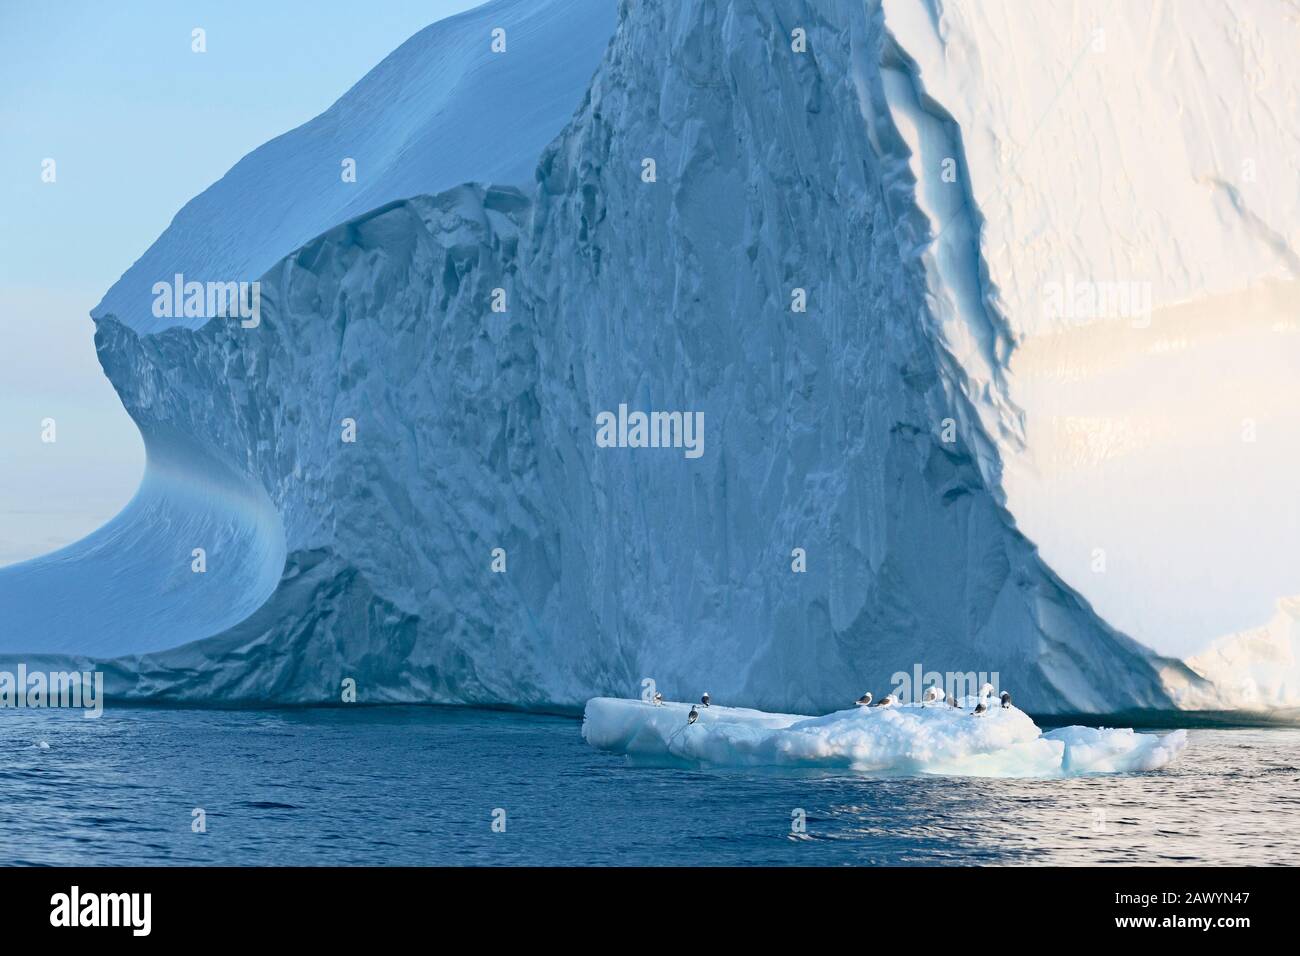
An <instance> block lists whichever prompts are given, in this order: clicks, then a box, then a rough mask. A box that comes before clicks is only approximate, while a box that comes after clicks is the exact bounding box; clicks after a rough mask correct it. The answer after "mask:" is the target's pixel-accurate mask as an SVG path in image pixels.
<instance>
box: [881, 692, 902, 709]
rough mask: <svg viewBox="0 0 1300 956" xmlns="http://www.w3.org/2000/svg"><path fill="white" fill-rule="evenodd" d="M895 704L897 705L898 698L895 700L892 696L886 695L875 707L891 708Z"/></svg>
mask: <svg viewBox="0 0 1300 956" xmlns="http://www.w3.org/2000/svg"><path fill="white" fill-rule="evenodd" d="M897 703H898V698H897V697H895V696H894V695H893V694H886V695H885V699H884V700H882V701H881V702H880V703H878V704H877V705H876V706H877V707H892V706H894V704H897Z"/></svg>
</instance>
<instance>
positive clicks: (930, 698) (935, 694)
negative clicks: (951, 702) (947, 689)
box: [925, 684, 943, 704]
mask: <svg viewBox="0 0 1300 956" xmlns="http://www.w3.org/2000/svg"><path fill="white" fill-rule="evenodd" d="M942 699H943V691H941V690H940V689H939V685H938V684H931V685H930V686H929V687H927V688H926V689H925V703H927V704H933V703H934V702H935V701H937V700H942Z"/></svg>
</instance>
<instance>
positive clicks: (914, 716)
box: [582, 697, 1187, 777]
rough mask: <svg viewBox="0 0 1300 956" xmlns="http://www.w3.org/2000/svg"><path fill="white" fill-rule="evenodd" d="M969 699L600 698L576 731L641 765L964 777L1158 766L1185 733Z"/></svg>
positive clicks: (1169, 756)
mask: <svg viewBox="0 0 1300 956" xmlns="http://www.w3.org/2000/svg"><path fill="white" fill-rule="evenodd" d="M976 702H977V698H975V697H969V698H964V699H962V700H961V701H959V702H958V703H959V704H960V707H957V708H954V707H950V706H949V705H947V704H942V703H941V704H933V705H921V704H908V705H903V706H891V707H854V708H851V709H849V710H841V711H836V712H835V713H832V714H827V715H825V716H824V717H801V716H797V715H794V714H769V713H763V712H762V711H756V710H746V709H742V708H736V707H722V706H718V705H716V704H715V705H713V706H710V707H699V708H697V713H698V715H699V716H698V717H697V719H696V721H695V723H693V724H688V723H687V715H688V712H689V711H690V709H691V705H689V704H681V703H675V702H671V701H665V702H664V703H662V704H659V705H656V704H652V703H649V702H647V701H643V700H625V699H616V698H609V697H598V698H595V699H593V700H590V701H588V702H587V707H586V712H585V714H584V716H583V722H582V735H583V738H584V739H585V740H586V741H587V743H589V744H590V745H591V746H593V747H596V748H597V749H599V750H606V751H609V752H611V753H617V754H624V755H626V756H627V757H628V758H629V759H630V760H632V761H633V762H635V763H639V764H653V765H672V766H690V767H715V768H725V767H781V768H787V769H831V768H849V769H853V770H862V771H872V772H881V773H904V774H919V773H926V774H946V775H953V776H974V777H1057V776H1066V775H1074V774H1085V773H1122V772H1131V771H1140V770H1156V769H1158V768H1160V767H1163V766H1164V765H1165V764H1167V763H1169V762H1170V761H1171V760H1173V759H1174V758H1175V757H1177V756H1178V754H1179V753H1181V752H1182V750H1183V749H1184V748H1185V747H1186V746H1187V732H1186V731H1183V730H1178V731H1174V732H1173V733H1170V734H1165V735H1163V736H1162V735H1158V734H1138V733H1134V732H1133V731H1132V730H1112V729H1107V728H1100V729H1099V728H1092V727H1063V728H1061V729H1059V730H1053V731H1050V732H1048V733H1043V732H1042V731H1041V730H1039V728H1038V726H1037V725H1036V724H1035V723H1034V722H1033V721H1032V720H1031V719H1030V718H1029V716H1028V715H1027V714H1025V713H1024V712H1023V711H1021V710H1020V709H1019V708H1016V707H1008V708H1003V707H1001V706H998V704H997V702H996V701H994V702H993V706H992V707H991V708H990V709H989V710H988V711H987V712H986V713H984V714H980V715H978V716H976V715H974V714H972V710H973V709H974V707H975V704H976Z"/></svg>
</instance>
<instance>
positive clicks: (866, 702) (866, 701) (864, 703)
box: [853, 691, 871, 707]
mask: <svg viewBox="0 0 1300 956" xmlns="http://www.w3.org/2000/svg"><path fill="white" fill-rule="evenodd" d="M853 703H855V704H857V705H858V706H859V707H870V706H871V691H867V692H866V693H865V694H863V695H862V696H861V697H859V698H858V699H857V700H855V701H854V702H853Z"/></svg>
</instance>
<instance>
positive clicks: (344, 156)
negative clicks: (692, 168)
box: [92, 0, 616, 332]
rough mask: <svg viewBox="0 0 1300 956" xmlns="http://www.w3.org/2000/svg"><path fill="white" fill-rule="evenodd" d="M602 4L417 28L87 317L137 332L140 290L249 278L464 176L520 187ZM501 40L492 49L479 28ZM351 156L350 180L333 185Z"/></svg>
mask: <svg viewBox="0 0 1300 956" xmlns="http://www.w3.org/2000/svg"><path fill="white" fill-rule="evenodd" d="M615 18H616V8H615V5H614V4H612V3H610V2H609V0H530V2H520V0H494V2H491V3H486V4H484V5H483V6H481V7H477V8H475V9H473V10H469V11H466V12H465V13H463V14H460V15H458V16H455V17H451V18H449V19H447V20H441V21H439V22H437V23H435V24H433V25H432V26H429V27H427V28H426V29H424V30H421V31H420V32H419V33H417V34H416V35H415V36H413V37H411V38H410V39H409V40H407V41H406V42H405V43H403V44H402V45H401V46H400V47H398V48H397V49H396V50H394V51H393V52H392V53H391V54H390V55H389V56H388V57H387V58H386V59H385V60H384V61H383V62H382V63H380V64H379V65H378V66H376V67H375V68H374V69H373V70H371V71H370V72H369V73H368V74H366V76H365V77H364V78H362V79H361V81H360V82H358V83H357V84H356V85H355V86H354V87H352V89H350V90H348V92H347V93H345V94H344V95H343V96H342V97H340V98H339V100H338V102H337V103H335V104H334V105H333V106H331V107H330V108H329V109H328V110H326V111H325V112H324V113H322V114H321V115H320V116H318V117H316V118H315V119H313V120H311V121H310V122H308V123H304V124H303V125H302V126H300V127H298V128H297V129H294V130H291V131H290V132H288V133H285V134H284V135H283V136H278V137H276V138H275V139H273V140H271V141H270V142H268V143H266V144H265V145H263V146H261V147H259V148H258V149H255V150H253V152H251V153H249V154H248V155H247V156H245V157H244V158H243V159H242V160H240V161H239V162H238V163H237V164H236V165H235V166H234V168H232V169H231V170H230V171H229V172H228V173H227V174H226V175H225V176H224V177H222V179H221V181H220V182H218V183H216V184H215V185H213V186H212V187H210V188H209V189H207V190H205V191H204V192H202V193H200V194H199V195H198V196H196V197H194V199H193V200H191V201H190V202H188V203H186V205H185V207H184V208H183V209H181V211H180V212H178V213H177V214H176V218H175V220H173V222H172V224H171V226H170V227H169V228H168V229H167V230H166V231H165V232H164V233H163V234H162V235H161V236H160V237H159V238H158V241H157V242H155V243H154V244H153V245H152V246H150V247H149V249H148V251H146V252H145V254H144V255H143V256H141V257H140V259H139V260H138V261H137V262H136V263H135V264H134V265H132V266H131V268H130V269H128V270H127V272H126V274H125V275H123V276H122V278H121V279H119V280H118V281H117V282H116V283H115V284H114V285H113V288H111V289H109V290H108V293H107V294H106V295H105V296H104V300H103V301H102V302H101V303H100V304H99V305H98V306H96V308H95V310H94V312H93V313H92V314H93V315H94V316H95V317H96V318H99V317H101V316H107V315H112V316H115V317H116V318H117V319H118V320H119V321H122V322H124V323H126V324H128V325H130V326H131V327H132V328H135V329H137V330H138V331H141V332H153V331H158V330H160V329H164V328H168V327H170V326H172V325H182V326H185V327H188V328H198V327H199V326H200V325H202V324H203V322H204V321H205V320H204V319H196V318H190V319H186V318H184V317H180V318H159V317H156V316H154V315H153V314H152V312H151V310H150V305H151V303H152V301H153V294H152V292H151V291H150V290H151V288H152V286H153V284H154V283H155V282H158V281H159V280H166V281H170V280H171V278H172V276H173V274H175V273H178V272H179V273H181V274H183V275H184V276H185V277H186V278H187V279H192V280H198V281H201V282H207V281H221V282H229V281H234V280H252V279H256V278H257V277H258V276H260V275H261V274H262V273H263V272H265V271H266V270H267V269H269V268H271V266H273V265H274V264H275V263H276V262H278V261H279V260H280V259H281V258H283V257H284V256H285V255H287V254H288V253H289V252H292V251H293V250H294V249H296V248H298V247H299V246H301V245H302V244H303V243H304V242H307V241H308V240H309V239H311V238H313V237H314V236H318V235H320V234H321V233H322V232H324V231H325V230H326V229H328V228H330V227H331V226H334V225H337V224H338V223H340V222H343V221H344V220H346V219H351V218H353V217H354V216H359V215H361V214H362V213H365V212H368V211H369V210H371V209H375V208H377V207H379V206H382V205H383V204H384V203H388V202H392V201H393V200H395V199H404V198H406V197H408V196H417V195H420V194H422V193H435V192H438V191H440V190H443V189H448V188H450V187H452V186H456V185H458V184H460V183H463V182H468V181H470V180H481V181H485V182H493V183H501V184H512V185H526V184H527V183H528V182H530V181H531V180H532V175H533V169H534V167H535V166H536V165H537V156H538V155H539V154H540V153H541V151H542V148H543V147H545V146H546V144H547V143H549V142H550V141H551V140H552V139H554V138H555V134H556V133H557V132H559V130H560V128H561V127H562V126H563V125H564V123H565V122H566V121H567V120H568V119H569V117H570V116H572V115H573V108H574V107H575V106H576V105H577V103H578V101H579V99H581V97H582V91H583V90H585V89H586V86H587V84H588V82H590V80H591V74H592V72H593V71H594V70H595V69H596V65H597V64H598V63H599V62H600V57H601V55H602V54H603V53H604V51H605V47H606V46H607V45H608V43H609V37H610V34H611V33H612V32H613V30H614V23H615ZM493 30H501V31H503V38H504V39H503V42H504V52H494V51H493V48H492V41H493V37H492V31H493ZM345 160H351V161H352V162H353V163H354V164H355V167H354V170H353V171H354V173H355V176H354V177H353V178H352V180H351V181H349V180H348V179H346V178H345V176H344V173H345V169H344V162H345Z"/></svg>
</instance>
